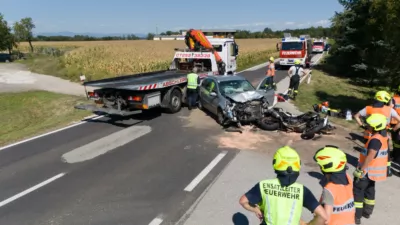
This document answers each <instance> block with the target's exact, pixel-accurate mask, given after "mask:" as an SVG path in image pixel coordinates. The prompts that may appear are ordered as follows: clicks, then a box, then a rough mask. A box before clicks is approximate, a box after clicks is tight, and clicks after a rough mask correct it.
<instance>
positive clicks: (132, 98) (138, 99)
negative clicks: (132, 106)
mask: <svg viewBox="0 0 400 225" xmlns="http://www.w3.org/2000/svg"><path fill="white" fill-rule="evenodd" d="M128 101H134V102H141V101H142V97H140V96H128Z"/></svg>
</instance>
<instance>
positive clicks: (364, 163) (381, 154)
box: [353, 113, 389, 224]
mask: <svg viewBox="0 0 400 225" xmlns="http://www.w3.org/2000/svg"><path fill="white" fill-rule="evenodd" d="M366 122H367V126H368V129H369V130H370V131H371V134H372V136H371V137H370V138H369V139H368V141H367V143H366V144H365V148H364V151H362V152H360V158H359V159H358V166H357V169H356V170H355V171H354V173H353V175H354V179H355V181H354V184H353V194H354V200H355V202H354V203H355V206H356V224H361V217H362V216H363V217H365V218H369V217H370V216H371V214H372V212H373V210H374V206H375V182H381V181H384V180H386V178H387V167H386V165H387V162H388V147H389V144H388V140H389V135H388V132H387V130H386V125H387V119H386V117H385V116H384V115H382V114H379V113H375V114H372V115H370V116H369V117H368V118H367V121H366Z"/></svg>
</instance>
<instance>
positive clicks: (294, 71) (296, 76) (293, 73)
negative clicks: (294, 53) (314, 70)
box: [288, 59, 305, 99]
mask: <svg viewBox="0 0 400 225" xmlns="http://www.w3.org/2000/svg"><path fill="white" fill-rule="evenodd" d="M288 75H289V77H290V83H289V91H288V95H289V96H291V97H292V98H293V99H296V96H297V94H298V92H299V91H298V89H299V85H300V78H301V76H304V75H305V72H304V69H303V68H302V67H301V66H300V60H298V59H296V60H295V61H294V66H291V67H290V68H289V70H288Z"/></svg>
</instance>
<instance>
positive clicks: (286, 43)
mask: <svg viewBox="0 0 400 225" xmlns="http://www.w3.org/2000/svg"><path fill="white" fill-rule="evenodd" d="M311 56H312V42H311V38H310V36H309V35H300V37H292V36H291V35H290V34H289V33H285V37H284V38H282V45H281V49H280V52H279V58H280V60H279V65H280V66H292V65H294V61H295V60H296V59H298V60H300V64H301V65H302V66H303V67H308V66H309V63H310V60H311Z"/></svg>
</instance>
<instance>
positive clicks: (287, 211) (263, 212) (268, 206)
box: [239, 146, 327, 225]
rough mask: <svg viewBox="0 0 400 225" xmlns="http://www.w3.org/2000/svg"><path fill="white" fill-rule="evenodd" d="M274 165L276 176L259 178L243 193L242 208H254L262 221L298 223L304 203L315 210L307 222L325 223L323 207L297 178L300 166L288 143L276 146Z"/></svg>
mask: <svg viewBox="0 0 400 225" xmlns="http://www.w3.org/2000/svg"><path fill="white" fill-rule="evenodd" d="M273 167H274V170H275V173H276V174H277V177H276V178H274V179H268V180H263V181H260V182H259V183H257V184H256V185H254V187H253V188H252V189H250V190H249V191H248V192H247V193H246V194H244V195H243V196H242V197H241V198H240V201H239V202H240V204H241V205H242V206H243V208H245V209H247V210H249V211H251V212H254V213H255V214H256V216H257V217H258V218H259V219H260V222H261V224H266V225H279V224H285V225H298V224H299V223H300V221H301V213H302V209H303V207H305V208H307V209H308V210H310V212H311V213H315V214H316V217H314V219H313V220H312V221H311V222H310V223H309V224H321V225H322V224H324V223H325V221H326V218H327V216H326V213H325V211H324V209H323V208H322V206H321V205H320V204H319V203H318V201H317V199H316V198H315V196H314V195H313V194H312V193H311V191H310V190H309V189H308V188H307V187H305V186H304V185H302V184H299V183H297V182H296V180H297V178H298V176H299V174H300V167H301V162H300V157H299V155H298V154H297V152H296V151H295V150H294V149H292V148H290V147H289V146H284V147H282V148H280V149H278V150H277V151H276V153H275V155H274V159H273ZM250 204H251V205H255V206H251V205H250Z"/></svg>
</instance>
